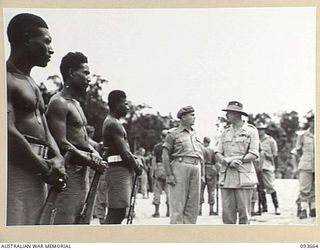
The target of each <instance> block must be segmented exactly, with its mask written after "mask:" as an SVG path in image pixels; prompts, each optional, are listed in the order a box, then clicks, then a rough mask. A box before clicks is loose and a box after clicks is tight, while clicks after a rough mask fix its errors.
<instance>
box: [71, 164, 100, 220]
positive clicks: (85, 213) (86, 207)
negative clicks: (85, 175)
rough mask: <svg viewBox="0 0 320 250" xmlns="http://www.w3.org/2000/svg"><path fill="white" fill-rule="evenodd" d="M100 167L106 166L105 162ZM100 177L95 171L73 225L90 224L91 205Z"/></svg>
mask: <svg viewBox="0 0 320 250" xmlns="http://www.w3.org/2000/svg"><path fill="white" fill-rule="evenodd" d="M102 165H104V166H106V162H102ZM101 175H102V174H101V173H100V172H98V171H95V174H94V176H93V179H92V182H91V185H90V189H89V192H88V194H87V197H86V200H85V202H84V204H83V206H82V209H81V212H80V214H79V215H78V216H77V218H76V221H75V224H90V221H91V215H92V211H93V205H94V201H95V198H96V194H97V189H98V184H99V180H100V177H101Z"/></svg>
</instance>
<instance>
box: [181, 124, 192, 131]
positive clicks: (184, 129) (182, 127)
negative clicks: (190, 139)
mask: <svg viewBox="0 0 320 250" xmlns="http://www.w3.org/2000/svg"><path fill="white" fill-rule="evenodd" d="M178 131H179V132H183V131H186V132H189V133H190V132H193V131H194V129H193V128H192V127H191V128H190V129H188V128H187V127H185V126H183V125H182V124H180V126H179V127H178Z"/></svg>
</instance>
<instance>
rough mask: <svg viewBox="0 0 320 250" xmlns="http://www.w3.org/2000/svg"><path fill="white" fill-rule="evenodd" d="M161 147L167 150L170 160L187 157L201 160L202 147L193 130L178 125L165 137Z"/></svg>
mask: <svg viewBox="0 0 320 250" xmlns="http://www.w3.org/2000/svg"><path fill="white" fill-rule="evenodd" d="M163 147H164V148H166V149H168V151H169V155H170V159H171V160H173V159H175V158H178V157H183V156H188V157H195V158H200V159H201V160H203V146H202V143H201V141H200V140H199V138H198V137H197V136H196V133H195V131H194V129H191V130H188V129H187V128H185V127H184V126H182V125H180V126H179V127H178V128H176V129H175V130H173V131H172V132H170V134H168V135H167V137H166V139H165V141H164V143H163Z"/></svg>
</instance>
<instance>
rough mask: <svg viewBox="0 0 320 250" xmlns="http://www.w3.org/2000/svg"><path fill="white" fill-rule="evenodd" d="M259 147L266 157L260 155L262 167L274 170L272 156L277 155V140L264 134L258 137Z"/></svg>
mask: <svg viewBox="0 0 320 250" xmlns="http://www.w3.org/2000/svg"><path fill="white" fill-rule="evenodd" d="M260 149H261V152H264V153H265V154H266V155H267V157H263V156H262V157H261V161H262V169H266V170H270V171H274V169H275V165H274V157H276V156H277V155H278V146H277V142H276V141H275V139H273V138H272V137H271V136H270V135H265V137H264V138H262V139H260Z"/></svg>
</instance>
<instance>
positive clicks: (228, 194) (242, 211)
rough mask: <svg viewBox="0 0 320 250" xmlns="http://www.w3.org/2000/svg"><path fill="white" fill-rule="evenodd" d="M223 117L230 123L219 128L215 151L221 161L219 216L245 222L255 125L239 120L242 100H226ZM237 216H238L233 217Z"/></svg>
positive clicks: (252, 179)
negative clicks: (220, 129) (220, 133)
mask: <svg viewBox="0 0 320 250" xmlns="http://www.w3.org/2000/svg"><path fill="white" fill-rule="evenodd" d="M222 111H226V112H227V114H226V117H227V119H228V122H229V123H230V125H228V126H227V127H226V128H225V130H224V131H223V133H222V135H221V137H220V140H219V143H218V147H217V151H216V157H217V160H218V161H219V162H220V163H221V169H220V180H219V182H220V187H221V196H222V220H223V223H224V224H236V223H237V219H238V220H239V224H249V218H250V212H251V211H250V202H251V197H252V194H253V189H254V186H255V185H256V184H257V176H256V172H255V168H254V165H253V161H254V160H255V159H256V158H257V157H258V155H259V151H258V149H259V136H258V131H257V129H256V128H255V127H254V126H253V125H251V124H248V123H247V122H245V121H243V120H242V117H241V116H242V115H245V116H248V114H247V113H245V112H244V111H243V105H242V103H240V102H238V101H231V102H229V104H228V106H227V108H226V109H223V110H222ZM237 217H239V218H237Z"/></svg>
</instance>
